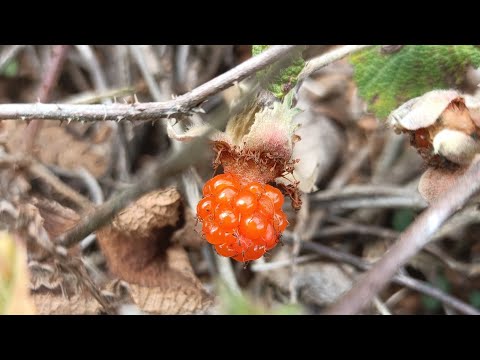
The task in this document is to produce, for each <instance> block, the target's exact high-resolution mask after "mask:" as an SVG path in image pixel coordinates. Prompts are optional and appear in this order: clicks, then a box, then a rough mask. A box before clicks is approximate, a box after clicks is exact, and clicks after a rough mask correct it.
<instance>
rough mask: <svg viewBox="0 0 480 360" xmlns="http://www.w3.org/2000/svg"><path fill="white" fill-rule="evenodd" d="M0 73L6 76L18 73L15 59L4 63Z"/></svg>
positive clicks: (13, 75)
mask: <svg viewBox="0 0 480 360" xmlns="http://www.w3.org/2000/svg"><path fill="white" fill-rule="evenodd" d="M1 74H2V75H4V76H6V77H15V76H17V74H18V62H17V61H16V60H11V61H9V62H8V63H7V64H5V65H4V67H3V69H2V71H1Z"/></svg>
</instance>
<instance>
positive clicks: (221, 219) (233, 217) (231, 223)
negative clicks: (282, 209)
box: [215, 204, 240, 231]
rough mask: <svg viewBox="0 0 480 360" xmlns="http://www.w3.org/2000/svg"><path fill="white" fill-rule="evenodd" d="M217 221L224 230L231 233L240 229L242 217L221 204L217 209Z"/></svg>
mask: <svg viewBox="0 0 480 360" xmlns="http://www.w3.org/2000/svg"><path fill="white" fill-rule="evenodd" d="M215 221H216V223H217V224H218V226H220V227H221V228H222V229H223V230H225V231H231V230H233V229H236V228H237V227H238V224H239V222H240V217H239V216H238V213H236V212H234V211H233V210H232V209H229V208H226V207H224V206H223V205H221V204H220V205H218V206H217V207H216V208H215Z"/></svg>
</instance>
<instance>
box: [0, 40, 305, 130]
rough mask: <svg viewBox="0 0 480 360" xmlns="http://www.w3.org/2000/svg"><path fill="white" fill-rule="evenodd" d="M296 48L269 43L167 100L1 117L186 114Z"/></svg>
mask: <svg viewBox="0 0 480 360" xmlns="http://www.w3.org/2000/svg"><path fill="white" fill-rule="evenodd" d="M298 48H299V46H298V45H277V46H272V47H271V48H269V49H267V50H265V51H264V52H263V53H261V54H259V55H257V56H255V57H253V58H251V59H248V60H247V61H245V62H243V63H242V64H240V65H238V66H236V67H235V68H233V69H231V70H229V71H227V72H226V73H224V74H222V75H220V76H217V77H216V78H214V79H212V80H210V81H209V82H207V83H205V84H203V85H201V86H199V87H197V88H195V89H193V90H192V91H190V92H188V93H186V94H184V95H181V96H179V97H177V98H176V99H173V100H169V101H164V102H151V103H141V104H139V103H137V104H111V105H102V104H100V105H98V104H97V105H70V104H0V120H3V119H12V120H31V119H44V120H62V121H67V122H70V121H102V120H113V121H121V120H129V121H139V120H143V121H146V120H149V121H154V120H159V119H161V118H166V117H170V116H172V117H174V116H177V115H182V114H188V113H191V112H192V111H193V110H194V109H195V108H196V107H197V106H199V105H200V104H201V103H203V102H204V101H205V100H206V99H207V98H208V97H210V96H212V95H215V94H217V93H218V92H220V91H222V90H225V89H226V88H228V87H230V86H232V85H233V84H234V83H235V82H239V81H241V80H243V79H245V78H247V77H248V76H250V75H252V74H254V73H255V72H257V71H259V70H262V69H263V68H265V67H267V66H269V65H271V64H273V63H274V62H276V61H277V60H279V59H281V58H283V57H285V56H286V55H288V54H290V53H292V52H293V51H295V50H297V49H298Z"/></svg>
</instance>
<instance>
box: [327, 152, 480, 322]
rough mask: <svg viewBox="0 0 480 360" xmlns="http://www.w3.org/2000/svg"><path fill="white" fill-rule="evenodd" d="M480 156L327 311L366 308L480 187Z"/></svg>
mask: <svg viewBox="0 0 480 360" xmlns="http://www.w3.org/2000/svg"><path fill="white" fill-rule="evenodd" d="M479 178H480V158H479V157H478V156H477V158H476V159H475V160H474V162H473V164H472V165H471V166H470V168H469V169H468V170H467V171H466V172H465V174H464V175H463V176H461V177H460V178H459V179H458V180H457V181H456V183H455V184H454V186H452V187H451V189H450V190H449V191H448V192H446V193H445V194H444V195H443V197H441V198H439V199H438V200H437V201H435V202H433V203H432V204H431V206H430V207H429V208H428V209H427V210H426V211H424V212H423V213H422V214H421V215H420V216H419V217H418V218H417V219H416V220H415V221H414V222H413V223H412V224H411V225H410V226H409V227H408V228H407V230H405V231H404V232H403V233H402V234H401V235H400V237H399V239H398V240H397V241H396V242H395V244H394V245H393V246H392V247H391V248H390V249H389V250H388V251H387V253H386V254H385V256H383V257H382V259H380V260H379V261H378V262H377V263H375V265H374V266H373V267H372V269H371V270H370V271H369V272H368V273H366V275H365V276H364V277H363V278H361V279H360V280H359V281H358V283H356V284H355V285H354V287H353V288H352V289H351V290H350V291H349V292H347V293H346V294H345V295H344V296H343V297H342V298H341V299H340V300H339V301H338V302H337V303H336V304H334V305H333V306H332V307H331V308H330V309H328V310H327V312H326V313H327V314H357V313H359V312H360V311H362V309H364V308H365V307H366V306H367V305H368V304H369V303H370V301H371V300H372V299H373V297H374V296H376V295H377V294H378V293H379V292H380V291H381V290H382V289H383V288H384V287H385V285H386V284H387V283H388V281H389V280H390V279H391V278H392V277H393V276H394V275H395V273H396V272H397V271H398V270H399V269H400V268H401V267H402V266H403V265H404V264H405V263H406V262H407V261H408V260H409V259H410V258H411V257H412V256H414V255H415V254H417V253H418V252H419V251H420V250H421V249H422V248H423V247H424V246H425V245H426V244H428V243H429V241H431V239H432V237H433V235H434V234H435V232H436V231H437V230H438V229H439V228H440V227H441V225H442V224H443V223H444V222H445V221H446V220H447V219H448V218H450V217H451V216H452V215H453V214H455V213H456V212H457V211H458V210H459V209H460V208H462V207H463V206H464V205H465V204H466V203H467V201H468V200H469V199H470V198H471V197H472V196H473V195H474V194H475V193H477V192H478V190H479V189H480V181H479V180H478V179H479Z"/></svg>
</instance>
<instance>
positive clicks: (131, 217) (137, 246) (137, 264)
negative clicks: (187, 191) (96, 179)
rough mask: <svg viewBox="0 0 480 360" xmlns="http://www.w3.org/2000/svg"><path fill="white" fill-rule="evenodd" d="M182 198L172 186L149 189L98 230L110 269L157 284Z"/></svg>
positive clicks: (130, 278) (139, 281) (132, 280)
mask: <svg viewBox="0 0 480 360" xmlns="http://www.w3.org/2000/svg"><path fill="white" fill-rule="evenodd" d="M180 199H181V197H180V194H179V193H178V191H177V190H176V189H174V188H170V189H166V190H159V191H154V192H150V193H148V194H146V195H144V196H143V197H141V198H140V199H138V200H137V201H136V202H135V203H133V204H131V205H130V206H128V207H127V208H125V209H124V210H123V211H122V212H121V213H120V214H118V215H117V216H116V217H115V219H114V220H113V221H112V224H111V225H109V226H106V227H104V228H102V229H100V230H99V231H97V238H98V242H99V244H100V247H101V248H102V252H103V254H104V255H105V257H106V259H107V262H108V265H109V268H110V270H111V271H112V272H113V273H114V274H116V275H117V276H119V277H120V278H121V279H123V280H125V281H127V282H129V283H135V284H141V285H145V286H154V285H156V281H157V280H156V279H157V277H158V275H159V274H160V273H162V271H163V268H164V261H163V260H162V259H163V258H164V256H165V249H166V248H167V247H168V245H169V243H170V238H171V236H172V234H173V231H174V230H175V225H176V224H177V222H178V220H179V218H180V205H181V201H180Z"/></svg>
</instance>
